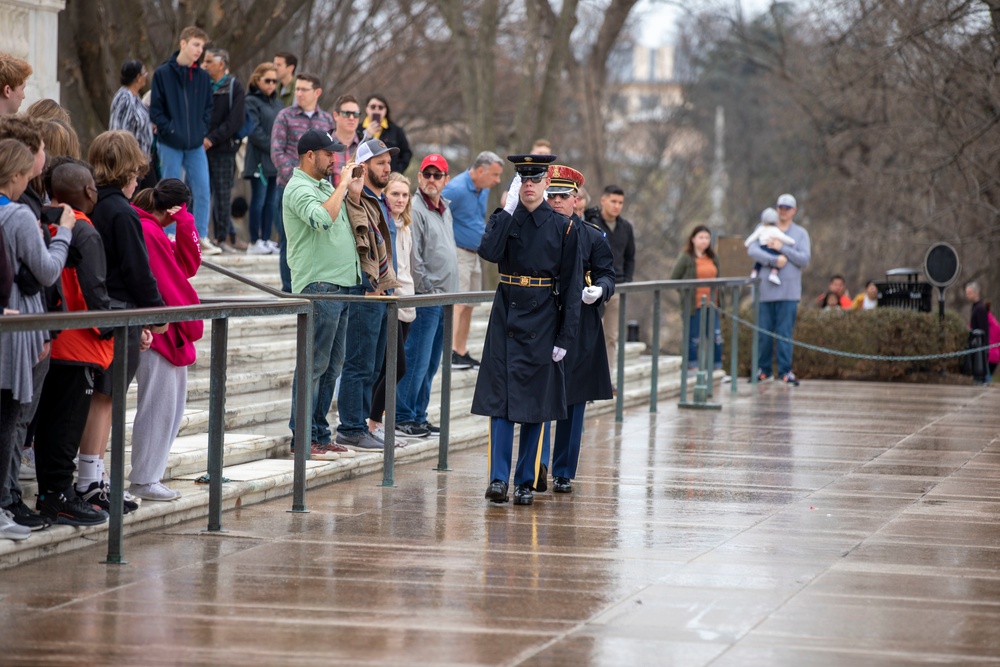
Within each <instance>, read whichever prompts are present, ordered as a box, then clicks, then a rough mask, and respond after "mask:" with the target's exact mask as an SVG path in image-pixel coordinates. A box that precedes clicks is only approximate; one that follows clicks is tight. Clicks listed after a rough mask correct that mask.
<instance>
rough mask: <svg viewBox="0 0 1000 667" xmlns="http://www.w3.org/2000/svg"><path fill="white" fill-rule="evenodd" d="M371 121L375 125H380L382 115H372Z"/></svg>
mask: <svg viewBox="0 0 1000 667" xmlns="http://www.w3.org/2000/svg"><path fill="white" fill-rule="evenodd" d="M372 121H373V122H376V123H381V122H382V114H380V113H373V114H372Z"/></svg>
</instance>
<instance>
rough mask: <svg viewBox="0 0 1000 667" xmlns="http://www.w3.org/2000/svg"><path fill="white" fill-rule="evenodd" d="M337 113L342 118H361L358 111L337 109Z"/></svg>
mask: <svg viewBox="0 0 1000 667" xmlns="http://www.w3.org/2000/svg"><path fill="white" fill-rule="evenodd" d="M337 113H338V114H340V115H341V116H343V117H344V118H361V112H360V111H338V112H337Z"/></svg>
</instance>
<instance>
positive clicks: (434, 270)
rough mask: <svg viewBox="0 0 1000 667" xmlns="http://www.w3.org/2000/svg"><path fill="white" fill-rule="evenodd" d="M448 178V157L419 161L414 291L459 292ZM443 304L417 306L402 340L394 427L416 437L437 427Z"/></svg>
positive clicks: (412, 260)
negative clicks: (433, 416) (434, 397)
mask: <svg viewBox="0 0 1000 667" xmlns="http://www.w3.org/2000/svg"><path fill="white" fill-rule="evenodd" d="M446 183H448V162H447V160H445V159H444V158H443V157H442V156H440V155H437V154H431V155H428V156H427V157H425V158H424V160H423V162H421V163H420V171H419V172H418V173H417V184H418V186H419V187H418V189H417V192H416V195H415V196H414V197H413V222H412V224H411V225H410V232H411V234H412V235H413V251H412V254H411V256H410V274H411V275H412V276H413V286H414V292H415V293H416V294H444V293H446V292H457V291H458V257H457V255H456V251H455V232H454V230H453V229H452V217H451V210H450V209H449V208H448V200H446V199H444V198H443V197H442V196H441V190H443V189H444V186H445V184H446ZM443 335H444V306H423V307H421V308H417V317H416V319H415V320H414V321H413V324H412V325H410V333H409V335H408V337H407V339H406V374H405V375H404V376H403V378H402V379H401V380H400V381H399V383H398V384H397V385H396V432H397V433H398V434H401V435H409V436H420V435H427V434H428V433H430V434H436V433H437V432H438V431H439V430H440V429H438V427H437V426H435V425H433V424H431V423H430V422H429V421H428V420H427V404H428V403H429V402H430V397H431V383H432V382H433V381H434V375H435V374H436V373H437V369H438V365H439V364H440V363H441V350H442V345H443V341H442V336H443Z"/></svg>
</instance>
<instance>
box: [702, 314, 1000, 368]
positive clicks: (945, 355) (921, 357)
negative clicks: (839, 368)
mask: <svg viewBox="0 0 1000 667" xmlns="http://www.w3.org/2000/svg"><path fill="white" fill-rule="evenodd" d="M704 305H705V306H707V307H708V308H711V309H712V310H714V311H715V312H716V313H718V314H720V315H721V316H723V317H730V318H732V319H734V320H736V321H737V322H739V323H740V324H742V325H743V326H745V327H747V328H749V329H752V330H753V331H756V332H757V333H763V334H767V335H768V336H771V337H772V338H774V339H775V340H779V341H782V342H784V343H789V344H791V345H795V346H798V347H801V348H805V349H807V350H812V351H814V352H823V353H825V354H832V355H834V356H838V357H848V358H850V359H864V360H866V361H932V360H935V359H951V358H957V357H964V356H965V355H969V354H976V353H977V352H982V351H984V350H992V349H993V348H995V347H1000V343H993V344H992V345H984V346H983V347H977V348H973V349H971V350H959V351H958V352H942V353H941V354H917V355H913V356H906V357H891V356H887V355H884V354H860V353H858V352H844V351H843V350H833V349H830V348H828V347H821V346H819V345H813V344H811V343H803V342H802V341H797V340H794V339H792V338H786V337H785V336H779V335H778V334H776V333H775V332H773V331H765V330H764V329H761V328H760V327H759V326H757V325H756V324H754V323H753V322H750V321H748V320H745V319H743V318H742V317H739V316H738V315H733V314H732V313H730V312H728V311H725V310H722V309H721V308H719V307H718V306H717V305H716V304H714V303H711V302H706V303H705V304H704Z"/></svg>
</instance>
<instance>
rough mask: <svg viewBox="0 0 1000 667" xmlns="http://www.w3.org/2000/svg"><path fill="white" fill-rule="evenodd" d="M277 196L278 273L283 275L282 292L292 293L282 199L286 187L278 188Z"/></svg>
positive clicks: (275, 221)
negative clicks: (279, 248)
mask: <svg viewBox="0 0 1000 667" xmlns="http://www.w3.org/2000/svg"><path fill="white" fill-rule="evenodd" d="M277 187H278V190H277V193H276V194H275V197H276V198H277V200H278V201H277V207H276V208H277V210H276V212H275V215H274V226H275V227H277V228H278V244H279V245H280V246H281V250H280V252H279V253H278V273H280V274H281V291H282V292H291V291H292V270H291V269H290V268H288V239H286V238H285V212H284V208H285V207H284V205H283V203H282V199H284V198H285V186H284V185H279V186H277Z"/></svg>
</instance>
